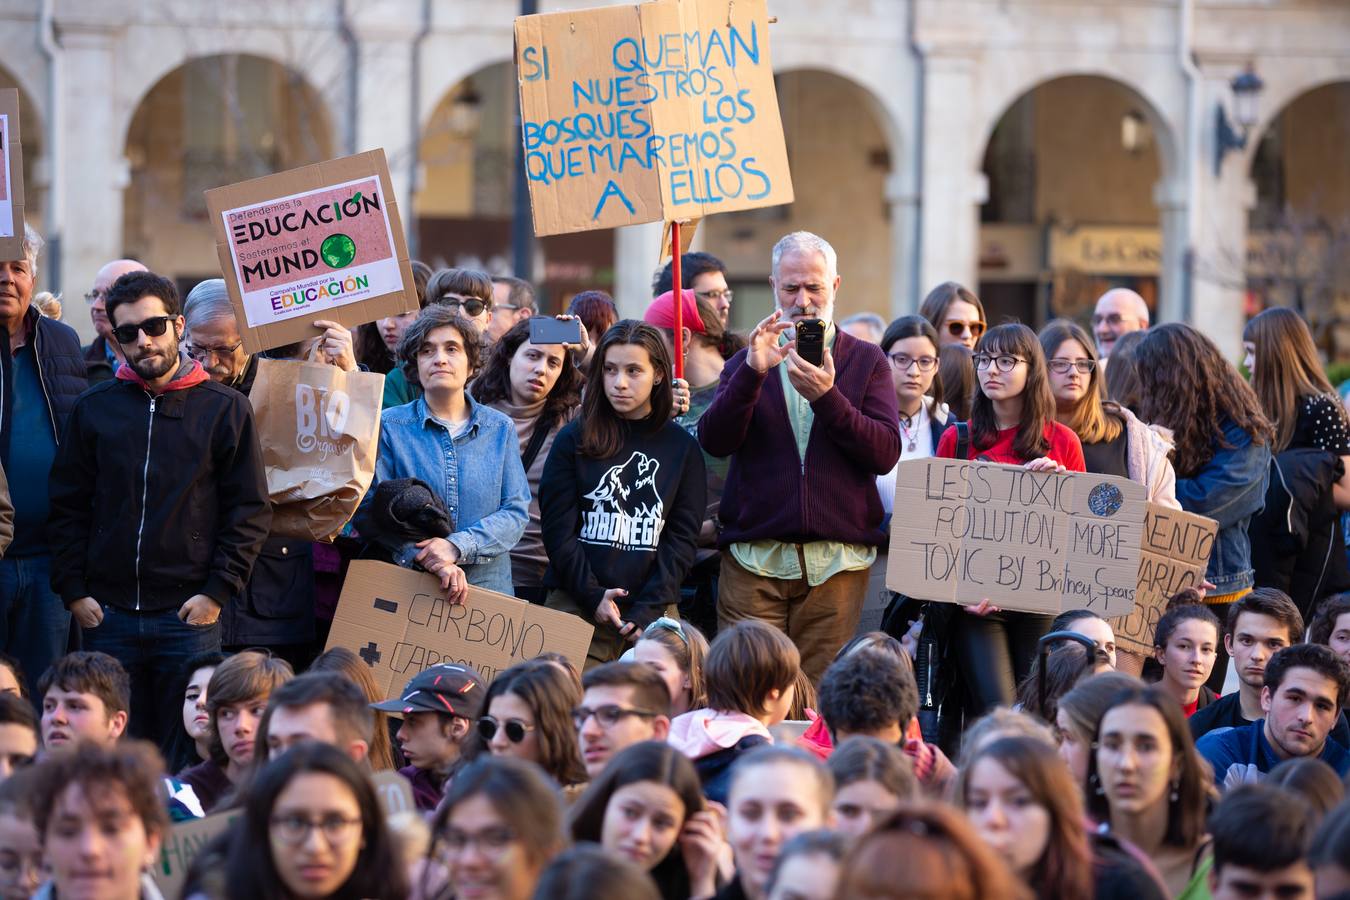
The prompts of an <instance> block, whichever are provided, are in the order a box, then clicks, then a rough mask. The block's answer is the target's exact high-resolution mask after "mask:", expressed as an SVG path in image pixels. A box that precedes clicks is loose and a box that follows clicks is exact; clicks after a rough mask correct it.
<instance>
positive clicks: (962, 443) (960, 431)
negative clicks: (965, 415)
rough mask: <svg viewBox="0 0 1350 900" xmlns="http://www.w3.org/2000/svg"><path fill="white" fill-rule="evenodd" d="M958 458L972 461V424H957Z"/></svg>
mask: <svg viewBox="0 0 1350 900" xmlns="http://www.w3.org/2000/svg"><path fill="white" fill-rule="evenodd" d="M956 458H957V459H970V424H969V423H967V422H957V423H956Z"/></svg>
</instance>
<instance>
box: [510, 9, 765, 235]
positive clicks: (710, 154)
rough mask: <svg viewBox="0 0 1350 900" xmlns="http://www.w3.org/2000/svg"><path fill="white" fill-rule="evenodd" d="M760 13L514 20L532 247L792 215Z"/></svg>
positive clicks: (637, 12)
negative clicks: (743, 213) (718, 220)
mask: <svg viewBox="0 0 1350 900" xmlns="http://www.w3.org/2000/svg"><path fill="white" fill-rule="evenodd" d="M768 25H769V22H768V13H767V10H766V7H765V0H735V2H728V0H654V2H649V3H641V4H638V5H636V6H613V7H606V8H601V9H579V10H574V11H571V12H560V13H549V14H545V15H534V16H522V17H520V18H517V19H516V28H515V36H516V73H517V77H518V79H519V85H520V109H521V121H522V133H521V137H522V141H523V153H524V162H525V171H526V176H527V179H528V183H529V187H530V204H531V206H532V208H533V210H534V231H535V234H537V235H550V234H562V233H566V232H573V231H587V230H591V229H597V228H613V227H616V226H620V225H637V224H640V223H643V222H653V221H666V222H670V221H686V220H689V219H697V218H703V217H706V216H709V215H712V214H714V213H720V212H735V211H737V210H743V209H753V208H757V207H761V206H776V205H778V204H782V203H791V202H792V181H791V179H790V177H789V174H788V159H787V147H786V145H785V144H784V141H783V123H782V120H781V118H780V116H779V113H778V97H777V94H776V93H775V90H774V78H773V65H772V62H771V61H770V58H769V30H768Z"/></svg>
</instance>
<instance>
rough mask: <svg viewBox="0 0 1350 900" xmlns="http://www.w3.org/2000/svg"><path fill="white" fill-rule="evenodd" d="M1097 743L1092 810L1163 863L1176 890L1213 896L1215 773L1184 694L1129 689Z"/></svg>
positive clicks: (1101, 725)
mask: <svg viewBox="0 0 1350 900" xmlns="http://www.w3.org/2000/svg"><path fill="white" fill-rule="evenodd" d="M1092 746H1093V748H1094V750H1093V752H1092V754H1091V755H1090V756H1089V757H1088V772H1087V783H1086V788H1085V792H1086V796H1087V812H1088V815H1089V816H1090V817H1092V819H1093V820H1095V821H1097V822H1101V823H1103V830H1104V831H1105V832H1106V833H1107V834H1110V835H1112V836H1114V837H1116V838H1117V839H1120V840H1122V841H1125V842H1128V843H1129V844H1131V845H1133V846H1134V847H1137V848H1138V849H1139V850H1140V851H1141V852H1142V853H1143V855H1144V856H1145V858H1147V859H1149V860H1150V861H1151V862H1152V863H1153V864H1154V865H1155V866H1156V867H1157V869H1158V872H1159V873H1160V874H1161V875H1162V879H1163V884H1164V886H1165V887H1166V888H1167V895H1168V896H1169V897H1188V898H1197V900H1198V898H1201V897H1208V896H1209V894H1208V891H1207V886H1206V879H1207V877H1208V875H1209V869H1210V865H1211V863H1212V861H1213V857H1212V856H1211V855H1210V853H1209V845H1208V836H1207V835H1206V833H1205V819H1206V817H1207V815H1208V809H1209V802H1210V799H1211V795H1212V794H1213V790H1214V789H1213V783H1214V778H1213V776H1212V775H1211V774H1210V771H1209V764H1208V763H1206V762H1205V761H1204V759H1203V758H1201V756H1200V754H1199V753H1197V752H1196V750H1195V742H1194V741H1192V740H1191V732H1190V729H1189V728H1187V727H1186V719H1185V718H1184V717H1183V716H1182V713H1181V707H1180V706H1179V705H1178V704H1177V702H1176V700H1175V699H1174V698H1173V697H1172V696H1171V695H1170V694H1168V693H1166V692H1165V691H1163V690H1162V689H1161V688H1159V687H1157V686H1152V687H1142V686H1139V687H1132V688H1127V689H1126V690H1124V691H1121V692H1120V693H1119V694H1117V695H1116V696H1115V697H1114V698H1113V699H1112V700H1111V702H1110V704H1109V705H1108V706H1107V708H1106V709H1105V711H1104V712H1103V713H1102V716H1101V719H1100V720H1099V721H1098V724H1097V731H1096V734H1095V735H1094V739H1093V744H1092Z"/></svg>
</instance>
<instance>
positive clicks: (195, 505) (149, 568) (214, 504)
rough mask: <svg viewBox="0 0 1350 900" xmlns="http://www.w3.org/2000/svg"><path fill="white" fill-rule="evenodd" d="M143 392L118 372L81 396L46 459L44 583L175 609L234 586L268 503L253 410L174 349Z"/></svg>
mask: <svg viewBox="0 0 1350 900" xmlns="http://www.w3.org/2000/svg"><path fill="white" fill-rule="evenodd" d="M182 365H183V366H184V369H183V370H182V373H181V374H180V375H179V376H176V377H175V379H174V381H173V382H172V383H171V384H170V386H169V388H168V389H166V390H164V391H163V392H161V393H159V394H157V395H153V396H152V395H151V394H150V393H149V392H147V391H146V389H145V388H144V387H143V386H142V385H141V384H140V383H139V382H138V381H133V380H125V379H124V378H123V377H121V376H122V373H129V372H130V371H131V370H130V369H128V368H127V367H125V366H124V367H123V368H122V370H121V371H120V372H119V377H118V378H116V379H114V380H112V381H105V382H103V383H102V384H99V385H97V386H95V387H92V388H90V389H89V390H87V391H85V392H84V393H83V394H81V395H80V398H79V400H78V401H76V403H75V408H74V410H72V412H71V415H70V424H69V426H68V427H67V429H66V436H65V440H63V441H62V443H61V447H60V448H59V449H58V450H57V454H56V462H55V464H54V465H53V466H52V473H51V481H50V490H51V516H50V519H49V521H48V529H47V530H48V536H49V538H50V541H51V546H52V589H53V590H55V591H56V592H57V593H59V594H60V595H61V599H62V600H63V601H64V602H65V603H66V605H67V606H69V605H70V604H71V603H72V602H74V601H75V600H78V599H79V598H81V597H93V598H95V599H96V600H98V601H99V602H100V603H101V604H103V605H104V606H114V607H117V608H119V609H128V610H141V611H148V612H154V611H161V610H165V609H176V608H178V607H179V606H181V605H182V604H183V603H184V602H185V601H186V600H187V599H188V598H190V597H192V596H193V595H194V594H205V595H207V596H208V597H210V598H211V599H213V600H215V601H216V602H217V603H219V604H220V605H221V606H222V607H223V606H225V605H226V604H228V603H229V602H230V601H231V600H232V599H234V598H235V597H237V596H239V594H240V593H241V592H242V591H243V589H244V585H245V583H246V582H247V581H248V578H249V573H250V572H251V571H252V569H253V563H254V560H255V559H256V558H257V556H258V551H259V549H260V548H261V547H262V543H263V540H264V539H265V538H266V537H267V529H268V526H269V525H270V524H271V519H272V510H271V507H270V506H269V505H268V502H267V485H266V482H265V480H264V478H263V462H262V450H261V448H260V447H259V445H258V435H257V432H256V430H255V429H254V425H253V411H252V409H250V408H249V405H248V400H246V399H245V398H244V397H243V396H242V395H240V394H239V392H238V391H235V390H233V389H231V388H227V387H223V386H221V385H218V384H214V383H213V382H212V381H211V380H210V379H209V378H207V377H206V373H205V372H203V371H202V370H201V366H200V364H198V363H196V362H192V361H190V360H187V359H186V358H185V359H184V361H183V363H182Z"/></svg>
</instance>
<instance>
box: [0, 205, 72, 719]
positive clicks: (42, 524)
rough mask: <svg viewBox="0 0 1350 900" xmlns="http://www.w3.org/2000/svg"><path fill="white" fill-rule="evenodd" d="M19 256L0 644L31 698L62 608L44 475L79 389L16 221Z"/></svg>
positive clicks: (11, 330)
mask: <svg viewBox="0 0 1350 900" xmlns="http://www.w3.org/2000/svg"><path fill="white" fill-rule="evenodd" d="M23 248H24V254H25V255H24V258H23V259H16V260H6V261H2V262H0V328H3V329H4V332H5V335H6V338H7V339H6V340H5V341H4V348H5V351H6V352H4V353H0V466H3V467H4V469H5V474H6V475H7V476H8V478H9V489H10V498H11V500H12V501H13V503H14V542H13V543H12V544H11V545H10V546H9V549H8V550H7V551H6V553H5V558H4V559H3V560H0V651H3V652H5V653H8V654H10V655H11V656H14V657H16V658H18V660H19V662H20V663H21V664H22V665H23V669H24V672H25V673H26V675H27V678H28V692H29V695H30V696H37V694H36V691H37V679H38V677H39V676H40V675H41V674H42V673H43V672H45V671H47V668H48V667H49V666H50V665H51V664H52V663H53V662H55V661H56V659H57V657H59V656H61V655H62V654H64V653H65V652H66V638H67V635H68V634H69V632H70V613H69V612H67V611H66V608H65V606H63V605H62V603H61V598H60V597H58V596H57V595H56V594H55V593H53V592H52V590H51V588H50V586H49V585H50V582H51V563H52V557H51V550H50V548H49V547H48V543H47V512H48V507H47V474H48V473H49V472H50V471H51V467H52V462H53V460H55V459H56V452H57V447H58V446H59V445H60V444H61V442H62V441H63V440H64V434H65V430H66V419H67V418H68V417H69V416H70V410H71V408H72V407H73V406H74V405H75V398H76V397H78V396H79V395H80V393H81V392H82V391H83V390H84V389H85V388H86V387H88V385H87V384H86V383H85V374H84V360H83V359H81V358H80V339H79V338H78V337H77V336H76V334H75V332H74V330H73V329H71V328H70V327H69V326H67V325H63V324H61V323H60V322H57V321H55V320H53V319H48V318H47V317H46V316H42V315H39V314H38V311H37V309H36V308H35V307H34V306H33V305H32V302H31V301H32V299H33V284H34V282H35V280H36V279H37V265H38V255H39V253H40V251H41V249H42V238H41V237H40V236H38V234H37V232H35V231H33V229H32V228H31V227H25V228H24V239H23Z"/></svg>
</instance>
